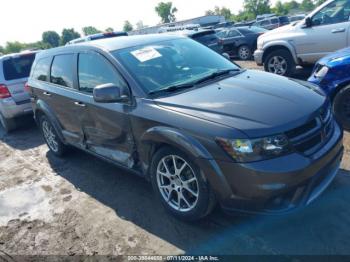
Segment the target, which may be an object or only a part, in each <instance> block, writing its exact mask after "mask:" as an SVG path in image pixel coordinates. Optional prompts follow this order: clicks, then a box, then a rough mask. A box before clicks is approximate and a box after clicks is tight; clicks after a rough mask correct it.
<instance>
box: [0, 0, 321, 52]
mask: <svg viewBox="0 0 350 262" xmlns="http://www.w3.org/2000/svg"><path fill="white" fill-rule="evenodd" d="M325 1H326V0H302V2H300V3H299V2H297V1H295V0H290V1H287V2H284V3H282V2H281V1H278V2H277V3H276V4H275V6H274V7H271V3H270V0H244V4H243V9H242V10H241V11H239V12H238V13H237V14H234V13H233V12H232V11H231V10H230V9H229V8H227V7H218V6H216V7H215V8H214V10H207V11H206V12H205V14H206V15H222V16H224V17H225V18H226V20H228V21H236V22H239V21H246V20H253V19H255V18H256V16H257V15H261V14H266V13H275V14H277V15H287V14H290V13H293V12H309V11H311V10H313V9H314V8H315V7H316V6H318V5H320V4H322V3H324V2H325ZM154 11H155V12H156V13H157V15H158V16H159V17H160V23H170V22H175V21H176V12H177V11H178V9H177V8H176V7H175V6H173V3H172V2H160V3H158V5H157V6H156V7H155V8H154ZM145 27H147V26H146V25H144V24H143V22H142V21H138V22H137V23H136V25H135V27H134V26H133V25H132V23H130V21H125V22H124V25H123V31H125V32H129V31H132V30H134V29H135V28H136V29H142V28H145ZM113 31H114V29H113V28H111V27H108V28H106V29H105V30H104V32H113ZM82 32H83V34H84V35H85V36H88V35H92V34H96V33H100V32H102V31H101V30H99V29H97V28H95V27H93V26H86V27H83V28H82ZM79 37H81V35H80V33H79V32H76V31H75V30H74V29H73V28H65V29H63V30H62V32H61V34H58V33H57V32H55V31H46V32H43V33H42V39H41V40H40V41H37V42H34V43H21V42H18V41H14V42H7V43H6V45H5V47H2V46H0V54H1V53H2V54H8V53H16V52H20V51H21V50H25V49H47V48H52V47H57V46H60V45H65V44H66V43H67V42H69V41H71V40H73V39H76V38H79Z"/></svg>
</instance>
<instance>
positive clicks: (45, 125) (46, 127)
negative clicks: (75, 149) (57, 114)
mask: <svg viewBox="0 0 350 262" xmlns="http://www.w3.org/2000/svg"><path fill="white" fill-rule="evenodd" d="M40 127H41V131H42V133H43V136H44V139H45V141H46V144H47V146H48V147H49V149H50V150H51V152H52V153H54V154H55V155H56V156H59V157H61V156H63V154H64V153H65V151H66V145H64V144H63V143H62V141H61V139H60V138H59V136H58V135H57V132H56V130H55V128H54V127H53V125H52V124H51V122H50V120H49V119H48V118H47V117H46V116H44V115H43V116H41V118H40Z"/></svg>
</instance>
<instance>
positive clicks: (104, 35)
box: [66, 32, 128, 45]
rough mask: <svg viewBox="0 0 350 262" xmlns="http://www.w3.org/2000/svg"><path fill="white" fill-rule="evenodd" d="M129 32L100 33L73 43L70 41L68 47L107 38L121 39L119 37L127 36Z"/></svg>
mask: <svg viewBox="0 0 350 262" xmlns="http://www.w3.org/2000/svg"><path fill="white" fill-rule="evenodd" d="M127 35H128V33H127V32H105V33H98V34H94V35H88V36H84V37H80V38H77V39H74V40H72V41H69V42H68V43H67V44H66V45H73V44H79V43H84V42H89V41H95V40H99V39H105V38H111V37H119V36H127Z"/></svg>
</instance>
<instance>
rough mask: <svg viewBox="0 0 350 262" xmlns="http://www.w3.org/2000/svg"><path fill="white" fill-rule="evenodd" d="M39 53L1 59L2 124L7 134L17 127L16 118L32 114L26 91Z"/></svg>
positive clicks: (0, 96) (0, 112) (0, 103)
mask: <svg viewBox="0 0 350 262" xmlns="http://www.w3.org/2000/svg"><path fill="white" fill-rule="evenodd" d="M36 53H37V52H32V51H26V52H22V53H16V54H9V55H5V56H1V57H0V124H1V125H2V126H3V128H4V129H5V131H6V132H9V131H11V130H13V129H14V128H15V127H16V118H17V117H19V116H23V115H27V114H30V113H32V112H33V111H32V108H31V104H30V97H29V94H28V92H27V91H26V90H25V83H26V82H27V79H28V76H29V73H30V70H31V67H32V64H33V62H34V59H35V55H36Z"/></svg>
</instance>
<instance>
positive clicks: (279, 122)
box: [154, 70, 326, 137]
mask: <svg viewBox="0 0 350 262" xmlns="http://www.w3.org/2000/svg"><path fill="white" fill-rule="evenodd" d="M306 85H307V84H306ZM325 100H326V98H325V96H324V95H323V94H319V93H317V92H315V91H314V90H313V89H312V88H311V86H309V87H307V86H304V85H302V84H300V83H298V82H295V81H293V80H289V79H287V78H284V77H280V76H277V75H274V74H269V73H265V72H261V71H254V70H247V71H244V72H243V73H241V74H239V75H237V76H233V77H230V78H226V79H224V80H221V81H219V82H216V83H213V84H209V85H207V86H204V87H200V88H197V89H193V90H190V91H187V92H182V93H178V94H175V95H172V96H169V97H162V98H157V99H155V100H154V101H155V103H156V104H158V106H160V107H164V108H166V109H168V110H173V111H176V112H180V113H183V114H187V115H191V116H193V117H197V118H201V119H205V120H208V121H212V122H215V123H219V124H222V125H225V126H228V127H232V128H235V129H238V130H240V131H242V132H244V133H245V134H246V135H248V136H249V137H261V136H265V135H272V134H276V133H280V132H283V131H286V130H290V129H292V128H295V127H297V126H298V125H301V124H303V123H305V122H306V121H307V120H308V119H310V118H311V117H316V114H317V111H318V109H319V108H320V107H321V106H322V105H323V104H324V103H325Z"/></svg>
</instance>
